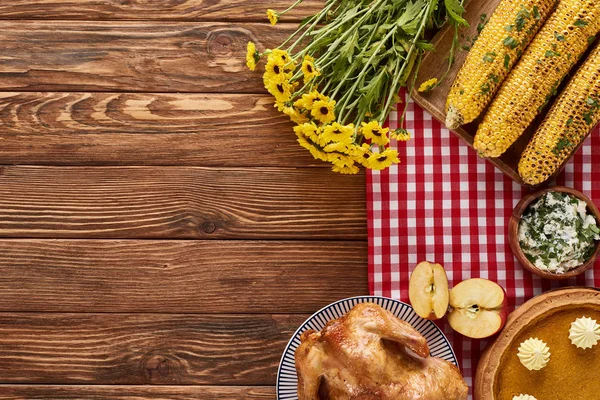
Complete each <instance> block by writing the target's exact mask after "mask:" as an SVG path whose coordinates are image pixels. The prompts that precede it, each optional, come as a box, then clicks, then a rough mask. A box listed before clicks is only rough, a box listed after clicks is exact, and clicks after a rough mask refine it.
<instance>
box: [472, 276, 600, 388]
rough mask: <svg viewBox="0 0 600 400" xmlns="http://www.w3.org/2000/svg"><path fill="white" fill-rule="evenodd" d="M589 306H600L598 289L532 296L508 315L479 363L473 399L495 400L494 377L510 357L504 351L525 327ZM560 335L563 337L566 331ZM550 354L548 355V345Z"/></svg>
mask: <svg viewBox="0 0 600 400" xmlns="http://www.w3.org/2000/svg"><path fill="white" fill-rule="evenodd" d="M591 307H594V308H597V307H600V290H599V289H595V288H576V287H573V288H565V289H557V290H553V291H550V292H546V293H544V294H541V295H539V296H536V297H534V298H533V299H531V300H529V301H528V302H526V303H525V304H523V305H522V306H520V307H519V308H517V309H516V310H515V311H514V312H512V313H511V314H510V315H509V317H508V320H507V323H506V326H505V327H504V329H503V330H502V332H501V333H500V334H499V336H498V337H497V338H496V339H495V340H494V341H493V342H491V343H490V344H489V346H488V347H487V349H486V350H485V351H484V353H483V355H482V356H481V358H480V360H479V365H478V366H477V372H476V375H475V384H474V397H475V400H498V397H497V389H498V388H497V382H498V376H499V374H500V372H501V370H502V368H504V367H507V362H506V360H507V359H506V357H507V356H510V354H508V350H509V349H510V348H512V347H514V343H513V342H514V341H515V340H516V339H517V337H518V336H520V334H521V333H522V332H523V331H524V330H525V329H527V327H529V326H535V325H534V324H536V323H537V322H538V321H540V320H541V319H542V318H544V317H547V316H549V315H551V314H553V313H555V312H559V311H563V312H565V310H567V309H568V310H571V309H572V308H580V309H581V310H585V309H588V308H591ZM523 333H526V332H523ZM562 334H564V335H565V336H566V335H568V332H564V333H562ZM550 352H551V353H552V346H551V347H550ZM550 362H552V356H550ZM524 371H525V370H524Z"/></svg>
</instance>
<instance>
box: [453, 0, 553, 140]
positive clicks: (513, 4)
mask: <svg viewBox="0 0 600 400" xmlns="http://www.w3.org/2000/svg"><path fill="white" fill-rule="evenodd" d="M555 6H556V0H502V1H501V2H500V4H499V5H498V7H497V8H496V11H494V14H493V15H492V17H491V18H490V20H489V21H488V23H487V24H486V25H485V28H484V29H483V31H482V32H481V34H480V35H479V38H478V39H477V41H476V42H475V44H474V45H473V48H471V50H470V51H469V55H468V56H467V59H466V61H465V63H464V64H463V66H462V68H461V69H460V71H459V73H458V75H457V77H456V79H455V80H454V84H453V85H452V88H451V89H450V94H449V95H448V99H447V101H446V126H447V127H448V128H449V129H456V128H458V127H459V126H460V125H463V124H468V123H469V122H472V121H474V120H475V119H476V118H477V117H478V116H479V114H481V112H482V111H483V110H484V109H485V107H486V106H487V105H488V104H489V102H490V101H491V100H492V98H493V97H494V94H495V93H496V91H497V90H498V88H499V87H500V85H501V84H502V82H503V81H504V79H505V78H506V76H507V75H508V73H509V72H510V70H511V69H512V67H513V66H514V65H515V63H516V62H517V60H518V59H519V57H520V56H521V54H522V53H523V51H524V49H525V48H526V47H527V46H528V45H529V43H530V42H531V40H532V39H533V37H534V36H535V34H536V33H537V31H538V30H539V29H540V27H541V26H542V25H543V24H544V22H545V21H546V19H547V18H548V16H549V15H550V14H551V13H552V11H553V10H554V8H555Z"/></svg>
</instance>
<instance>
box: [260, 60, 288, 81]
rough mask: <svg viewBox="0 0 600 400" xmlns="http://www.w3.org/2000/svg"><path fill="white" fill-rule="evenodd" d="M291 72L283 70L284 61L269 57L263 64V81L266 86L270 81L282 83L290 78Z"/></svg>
mask: <svg viewBox="0 0 600 400" xmlns="http://www.w3.org/2000/svg"><path fill="white" fill-rule="evenodd" d="M291 75H292V74H290V73H287V72H286V71H285V63H284V62H283V61H281V60H278V59H275V58H269V59H268V61H267V65H265V73H264V74H263V82H264V84H265V86H267V85H268V84H269V83H271V82H276V83H282V82H285V81H288V80H290V78H291V77H292V76H291Z"/></svg>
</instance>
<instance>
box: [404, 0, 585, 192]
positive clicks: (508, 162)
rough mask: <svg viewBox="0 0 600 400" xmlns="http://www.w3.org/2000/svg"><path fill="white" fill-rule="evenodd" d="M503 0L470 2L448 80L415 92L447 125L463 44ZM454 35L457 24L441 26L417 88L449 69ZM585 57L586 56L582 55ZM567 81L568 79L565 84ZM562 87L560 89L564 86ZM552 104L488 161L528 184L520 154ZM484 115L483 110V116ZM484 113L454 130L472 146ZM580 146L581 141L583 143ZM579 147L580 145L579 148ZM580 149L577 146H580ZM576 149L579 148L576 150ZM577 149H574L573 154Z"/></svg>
mask: <svg viewBox="0 0 600 400" xmlns="http://www.w3.org/2000/svg"><path fill="white" fill-rule="evenodd" d="M499 3H500V0H485V1H483V0H472V1H469V2H468V4H467V6H466V11H465V15H464V18H465V19H466V20H467V21H468V22H469V27H466V28H462V29H461V30H460V37H459V40H460V42H459V46H458V48H457V50H456V53H455V62H454V64H453V65H452V67H451V68H450V71H449V73H448V75H447V77H446V79H445V80H444V81H443V82H442V83H441V85H440V86H438V87H437V88H436V89H434V90H432V91H431V92H428V93H418V92H417V90H414V91H413V92H412V97H413V99H414V101H415V102H416V103H417V104H418V105H420V106H421V107H423V108H424V109H426V110H427V111H429V112H430V113H431V114H432V115H433V116H434V117H435V118H436V119H437V120H439V121H440V122H442V124H444V121H445V120H446V111H445V108H446V98H447V97H448V93H449V92H450V88H451V86H452V83H453V82H454V79H455V78H456V75H457V74H458V71H459V70H460V68H461V67H462V65H463V63H464V62H465V59H466V58H467V54H468V50H465V49H463V48H462V46H463V45H466V46H468V47H469V48H470V47H471V46H472V43H473V38H476V37H477V35H478V31H477V27H478V25H479V24H480V23H481V22H482V21H481V20H482V17H483V16H485V17H486V19H485V20H486V21H487V20H489V18H490V16H491V15H492V14H493V13H494V10H495V9H496V7H497V6H498V4H499ZM453 35H454V27H452V26H450V25H446V26H445V27H444V28H442V29H441V30H440V31H439V32H438V33H437V35H436V36H435V37H434V38H433V39H432V43H433V44H434V46H435V51H433V52H428V53H427V54H426V55H425V57H424V58H423V63H422V64H421V68H420V70H419V74H418V76H417V80H416V85H415V88H418V87H419V85H420V84H421V83H423V82H425V81H426V80H428V79H430V78H434V77H440V76H441V75H442V74H443V73H444V71H445V70H446V68H447V65H448V54H449V51H450V48H451V46H452V40H453ZM582 59H585V57H582ZM567 81H568V79H565V81H564V82H563V85H562V87H564V84H565V83H566V82H567ZM562 87H560V88H559V90H561V89H562ZM549 108H550V107H546V109H545V111H544V112H543V113H542V114H541V115H540V116H538V118H537V119H536V120H535V121H533V123H532V124H531V126H530V129H528V130H527V131H526V132H525V133H524V134H523V135H522V136H521V137H520V138H519V139H518V140H517V141H516V142H515V143H514V144H513V146H512V147H511V148H509V149H508V150H507V151H506V153H504V154H503V155H502V156H501V157H499V158H488V161H489V162H491V163H492V164H494V165H495V166H496V167H497V168H498V169H500V170H501V171H502V172H504V173H505V174H506V175H508V176H509V177H510V178H511V179H513V180H514V181H516V182H518V183H519V184H521V185H523V186H528V185H526V184H525V183H523V181H522V180H521V177H520V176H519V172H518V170H517V165H518V163H519V159H520V158H521V153H522V152H523V150H524V149H525V147H526V146H527V143H529V139H530V138H531V136H532V135H533V133H534V129H532V128H533V127H537V126H538V125H539V123H540V122H541V121H542V119H543V117H544V116H545V113H546V112H547V111H548V109H549ZM484 114H485V111H484V113H482V116H483V115H484ZM482 116H481V117H480V118H479V119H477V120H475V121H474V122H472V123H470V124H467V125H464V126H462V127H460V128H458V129H456V130H455V134H456V135H458V136H459V137H460V138H462V139H463V140H464V141H465V142H466V143H467V144H468V145H469V146H470V147H473V138H474V137H475V133H476V132H477V127H478V126H479V124H480V122H481V120H482ZM580 145H581V144H580ZM578 148H579V147H578ZM578 148H577V149H578ZM575 151H577V150H575ZM574 153H575V152H573V154H574ZM568 161H569V160H566V161H565V162H564V163H563V165H562V166H561V167H560V168H559V170H558V171H557V172H556V173H557V174H558V173H559V172H560V171H561V170H562V168H563V167H564V165H565V164H566V163H567V162H568Z"/></svg>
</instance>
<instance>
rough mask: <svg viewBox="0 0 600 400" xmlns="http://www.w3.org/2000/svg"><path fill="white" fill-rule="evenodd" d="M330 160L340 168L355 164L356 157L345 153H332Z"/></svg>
mask: <svg viewBox="0 0 600 400" xmlns="http://www.w3.org/2000/svg"><path fill="white" fill-rule="evenodd" d="M329 161H330V162H331V163H332V164H333V165H335V166H338V167H340V168H342V167H349V166H351V165H354V159H353V158H352V157H349V156H347V155H345V154H330V156H329Z"/></svg>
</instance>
